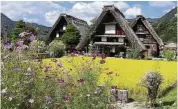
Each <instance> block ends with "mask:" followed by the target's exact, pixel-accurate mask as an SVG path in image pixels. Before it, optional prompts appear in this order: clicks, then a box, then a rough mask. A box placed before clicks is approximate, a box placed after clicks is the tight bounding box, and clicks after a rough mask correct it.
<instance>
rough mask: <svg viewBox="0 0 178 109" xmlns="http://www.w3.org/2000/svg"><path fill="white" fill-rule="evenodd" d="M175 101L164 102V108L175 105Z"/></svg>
mask: <svg viewBox="0 0 178 109" xmlns="http://www.w3.org/2000/svg"><path fill="white" fill-rule="evenodd" d="M174 103H175V101H164V102H163V106H168V105H173V104H174Z"/></svg>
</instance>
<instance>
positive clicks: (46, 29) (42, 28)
mask: <svg viewBox="0 0 178 109" xmlns="http://www.w3.org/2000/svg"><path fill="white" fill-rule="evenodd" d="M16 22H17V21H12V20H11V19H10V18H8V17H7V16H6V15H4V14H3V13H1V33H2V35H3V34H4V26H5V25H7V26H8V28H7V33H8V34H10V32H11V31H12V30H13V28H15V25H16ZM26 23H27V24H30V25H32V26H34V27H37V28H39V39H40V40H45V39H46V38H45V37H46V35H47V34H48V32H49V30H50V29H51V27H46V26H43V25H39V24H36V23H29V22H26Z"/></svg>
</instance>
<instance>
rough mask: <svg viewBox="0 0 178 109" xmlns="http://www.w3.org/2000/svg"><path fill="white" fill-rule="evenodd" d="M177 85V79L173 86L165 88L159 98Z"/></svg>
mask: <svg viewBox="0 0 178 109" xmlns="http://www.w3.org/2000/svg"><path fill="white" fill-rule="evenodd" d="M176 86H177V81H176V82H175V83H174V84H172V85H171V86H169V87H167V88H166V89H165V90H163V91H162V92H161V94H160V95H159V97H158V98H161V97H163V96H165V95H167V93H169V92H170V91H171V90H172V89H174V88H176Z"/></svg>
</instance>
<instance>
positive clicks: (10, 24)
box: [1, 13, 15, 33]
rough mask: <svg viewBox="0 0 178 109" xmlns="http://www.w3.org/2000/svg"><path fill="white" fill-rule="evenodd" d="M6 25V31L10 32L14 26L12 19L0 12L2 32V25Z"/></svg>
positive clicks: (2, 30) (2, 28) (2, 29)
mask: <svg viewBox="0 0 178 109" xmlns="http://www.w3.org/2000/svg"><path fill="white" fill-rule="evenodd" d="M5 25H7V26H8V28H7V32H8V33H9V32H11V31H12V29H13V28H14V27H15V22H14V21H12V20H11V19H10V18H8V17H7V16H5V15H4V14H3V13H1V32H2V33H4V26H5Z"/></svg>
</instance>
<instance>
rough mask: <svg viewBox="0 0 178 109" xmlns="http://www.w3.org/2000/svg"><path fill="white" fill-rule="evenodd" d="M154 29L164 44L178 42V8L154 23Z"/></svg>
mask: <svg viewBox="0 0 178 109" xmlns="http://www.w3.org/2000/svg"><path fill="white" fill-rule="evenodd" d="M153 27H154V29H155V30H156V32H157V33H158V35H159V36H160V38H161V39H162V40H163V41H164V42H167V41H173V42H177V7H175V8H174V9H172V10H171V11H169V12H168V13H166V14H165V15H164V16H162V17H161V18H160V19H159V20H158V21H157V22H155V23H153Z"/></svg>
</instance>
